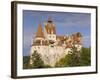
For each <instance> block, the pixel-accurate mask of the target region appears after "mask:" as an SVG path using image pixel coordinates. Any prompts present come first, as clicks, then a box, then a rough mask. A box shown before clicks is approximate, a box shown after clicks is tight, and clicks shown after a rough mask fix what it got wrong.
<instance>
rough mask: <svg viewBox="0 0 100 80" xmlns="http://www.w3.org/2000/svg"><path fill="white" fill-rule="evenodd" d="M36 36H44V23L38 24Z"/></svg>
mask: <svg viewBox="0 0 100 80" xmlns="http://www.w3.org/2000/svg"><path fill="white" fill-rule="evenodd" d="M35 37H36V38H44V33H43V31H42V25H41V24H39V26H38V30H37V32H36V36H35Z"/></svg>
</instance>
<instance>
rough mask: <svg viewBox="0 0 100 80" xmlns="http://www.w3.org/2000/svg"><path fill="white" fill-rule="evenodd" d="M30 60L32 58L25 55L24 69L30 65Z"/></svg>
mask: <svg viewBox="0 0 100 80" xmlns="http://www.w3.org/2000/svg"><path fill="white" fill-rule="evenodd" d="M29 60H30V57H29V56H24V57H23V69H27V68H28V66H29Z"/></svg>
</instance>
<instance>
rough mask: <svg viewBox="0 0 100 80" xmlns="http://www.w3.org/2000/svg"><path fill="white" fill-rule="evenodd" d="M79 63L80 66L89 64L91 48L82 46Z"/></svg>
mask: <svg viewBox="0 0 100 80" xmlns="http://www.w3.org/2000/svg"><path fill="white" fill-rule="evenodd" d="M80 65H81V66H89V65H91V48H82V53H81V59H80Z"/></svg>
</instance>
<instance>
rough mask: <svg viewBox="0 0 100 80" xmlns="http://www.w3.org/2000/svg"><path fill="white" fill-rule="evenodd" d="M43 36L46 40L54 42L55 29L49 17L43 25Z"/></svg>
mask: <svg viewBox="0 0 100 80" xmlns="http://www.w3.org/2000/svg"><path fill="white" fill-rule="evenodd" d="M45 36H46V38H47V39H48V40H53V41H56V29H55V24H54V23H53V21H52V19H51V17H49V18H48V20H47V22H46V23H45Z"/></svg>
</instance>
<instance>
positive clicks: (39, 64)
mask: <svg viewBox="0 0 100 80" xmlns="http://www.w3.org/2000/svg"><path fill="white" fill-rule="evenodd" d="M32 61H33V64H32V65H31V66H30V67H31V68H43V67H44V62H43V60H42V59H41V56H40V54H39V53H38V52H37V51H34V53H33V54H32Z"/></svg>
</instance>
